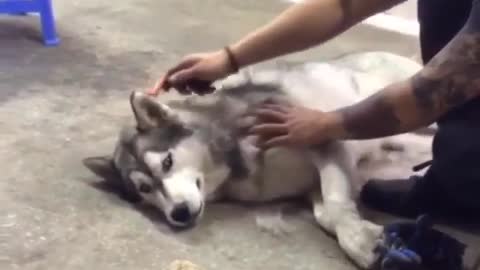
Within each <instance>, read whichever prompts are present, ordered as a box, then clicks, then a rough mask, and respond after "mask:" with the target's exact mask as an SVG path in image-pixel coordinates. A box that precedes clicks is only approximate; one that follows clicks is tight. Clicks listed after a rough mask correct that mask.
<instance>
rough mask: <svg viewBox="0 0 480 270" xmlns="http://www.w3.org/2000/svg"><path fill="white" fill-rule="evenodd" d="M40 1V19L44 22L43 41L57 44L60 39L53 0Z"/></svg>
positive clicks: (50, 44)
mask: <svg viewBox="0 0 480 270" xmlns="http://www.w3.org/2000/svg"><path fill="white" fill-rule="evenodd" d="M39 1H40V20H41V23H42V32H43V42H44V43H45V45H46V46H57V45H58V44H59V43H60V39H59V38H58V36H57V31H56V29H55V18H54V16H53V7H52V2H51V0H39Z"/></svg>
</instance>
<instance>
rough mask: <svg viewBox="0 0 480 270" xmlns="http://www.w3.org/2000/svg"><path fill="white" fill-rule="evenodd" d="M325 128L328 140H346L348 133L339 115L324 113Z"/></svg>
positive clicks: (337, 113) (336, 113)
mask: <svg viewBox="0 0 480 270" xmlns="http://www.w3.org/2000/svg"><path fill="white" fill-rule="evenodd" d="M324 114H325V115H324V119H325V126H326V129H327V137H328V139H329V140H345V139H348V133H347V132H346V130H345V127H344V125H343V117H342V115H341V113H339V112H336V111H333V112H327V113H324Z"/></svg>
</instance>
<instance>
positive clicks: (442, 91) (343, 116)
mask: <svg viewBox="0 0 480 270" xmlns="http://www.w3.org/2000/svg"><path fill="white" fill-rule="evenodd" d="M479 94H480V1H475V2H474V4H473V8H472V12H471V14H470V18H469V19H468V21H467V22H466V24H465V26H464V27H463V29H462V30H461V31H460V32H459V33H458V34H457V35H456V36H455V38H454V39H453V40H452V41H451V42H450V43H449V44H448V45H447V46H446V47H445V48H443V49H442V50H441V51H440V52H439V53H438V54H437V55H436V56H435V57H434V58H433V59H432V60H431V61H430V62H429V63H427V65H426V66H425V67H424V68H423V69H422V70H420V71H419V72H418V73H417V74H415V75H414V76H412V77H411V78H409V79H407V80H406V81H404V82H400V83H396V84H393V85H390V86H388V87H386V88H385V89H383V90H381V91H379V92H377V93H375V94H373V95H372V96H370V97H368V98H366V99H365V100H363V101H360V102H358V103H356V104H354V105H352V106H349V107H345V108H342V109H339V110H337V111H334V112H333V114H332V115H334V116H335V117H333V118H332V119H336V120H334V121H332V122H333V123H334V124H332V125H333V128H332V130H333V131H334V132H333V133H334V134H333V136H332V137H334V138H337V139H371V138H378V137H384V136H390V135H396V134H401V133H405V132H409V131H412V130H415V129H417V128H421V127H424V126H427V125H429V124H431V123H433V122H434V121H436V120H437V119H438V118H439V117H441V116H442V115H443V114H445V113H446V112H448V111H449V110H451V109H453V108H454V107H456V106H460V105H462V104H464V103H466V102H467V101H469V100H471V99H473V98H475V97H477V96H479ZM479 121H480V119H479Z"/></svg>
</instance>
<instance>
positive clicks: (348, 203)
mask: <svg viewBox="0 0 480 270" xmlns="http://www.w3.org/2000/svg"><path fill="white" fill-rule="evenodd" d="M326 150H327V153H326V155H325V153H324V152H323V151H322V152H318V153H322V156H320V155H319V154H316V153H313V161H314V163H315V166H316V167H317V169H318V170H319V174H320V179H321V189H322V190H321V194H322V198H321V200H320V198H318V195H317V196H314V200H313V204H314V212H315V218H316V220H317V221H318V223H319V224H320V225H321V226H322V227H323V228H324V229H325V230H326V231H328V232H330V233H332V234H333V235H334V236H336V238H337V239H338V242H339V245H340V247H341V248H342V249H343V250H344V251H345V253H346V254H347V255H348V256H349V257H350V258H351V259H352V260H353V261H354V262H355V263H356V264H358V266H360V267H362V268H364V269H368V268H370V267H371V266H372V265H373V263H374V262H375V260H376V254H375V252H374V250H375V248H376V246H377V243H378V242H379V241H380V240H381V238H382V232H383V228H382V227H381V226H379V225H376V224H373V223H371V222H369V221H367V220H364V219H363V218H362V217H361V215H360V213H359V211H358V208H357V205H356V201H355V199H354V197H355V196H354V191H353V181H354V180H355V173H354V166H353V164H354V162H353V160H352V158H351V156H350V155H349V153H348V151H347V150H346V149H345V148H344V145H343V144H340V143H335V144H332V145H330V146H328V149H326ZM323 157H328V158H327V159H325V158H323Z"/></svg>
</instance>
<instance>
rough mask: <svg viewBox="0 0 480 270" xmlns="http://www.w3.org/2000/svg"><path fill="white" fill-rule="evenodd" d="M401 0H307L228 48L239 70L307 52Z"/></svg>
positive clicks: (401, 0)
mask: <svg viewBox="0 0 480 270" xmlns="http://www.w3.org/2000/svg"><path fill="white" fill-rule="evenodd" d="M403 1H404V0H360V1H359V0H306V1H305V2H302V3H299V4H296V5H293V6H292V7H290V8H288V9H287V10H285V11H284V12H283V13H281V14H280V15H279V16H277V17H276V18H275V19H274V20H272V21H271V22H270V23H268V24H266V25H265V26H263V27H261V28H259V29H258V30H256V31H254V32H252V33H250V34H248V35H247V36H245V37H244V38H242V39H241V40H239V41H238V42H236V43H234V44H233V45H232V46H230V48H231V50H232V52H233V54H234V55H235V58H236V60H237V62H238V64H239V66H240V67H244V66H248V65H251V64H255V63H258V62H261V61H264V60H268V59H272V58H275V57H277V56H281V55H285V54H288V53H293V52H298V51H301V50H305V49H308V48H310V47H312V46H314V45H318V44H320V43H322V42H325V41H327V40H329V39H330V38H333V37H335V36H336V35H338V34H340V33H341V32H343V31H345V30H347V29H348V28H350V27H351V26H353V25H355V24H356V23H358V22H360V21H361V20H363V19H365V18H367V17H369V16H371V15H373V14H375V13H378V12H380V11H384V10H387V9H389V8H391V7H393V6H395V5H397V4H398V3H400V2H403Z"/></svg>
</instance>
